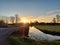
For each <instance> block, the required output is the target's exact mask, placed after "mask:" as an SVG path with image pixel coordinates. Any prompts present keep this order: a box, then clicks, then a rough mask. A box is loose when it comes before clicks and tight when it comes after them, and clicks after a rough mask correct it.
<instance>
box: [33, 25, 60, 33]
mask: <svg viewBox="0 0 60 45" xmlns="http://www.w3.org/2000/svg"><path fill="white" fill-rule="evenodd" d="M34 26H35V27H36V28H38V29H42V30H49V31H56V32H60V25H34Z"/></svg>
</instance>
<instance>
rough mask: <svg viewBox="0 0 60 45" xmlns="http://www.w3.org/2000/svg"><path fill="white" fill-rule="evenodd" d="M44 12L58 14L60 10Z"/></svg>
mask: <svg viewBox="0 0 60 45" xmlns="http://www.w3.org/2000/svg"><path fill="white" fill-rule="evenodd" d="M46 14H60V10H52V11H48V12H47V13H46Z"/></svg>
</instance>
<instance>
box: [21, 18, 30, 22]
mask: <svg viewBox="0 0 60 45" xmlns="http://www.w3.org/2000/svg"><path fill="white" fill-rule="evenodd" d="M20 22H22V23H30V20H27V19H21V21H20Z"/></svg>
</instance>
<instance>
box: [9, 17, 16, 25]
mask: <svg viewBox="0 0 60 45" xmlns="http://www.w3.org/2000/svg"><path fill="white" fill-rule="evenodd" d="M14 20H15V17H13V16H11V17H10V21H11V23H12V24H13V23H14Z"/></svg>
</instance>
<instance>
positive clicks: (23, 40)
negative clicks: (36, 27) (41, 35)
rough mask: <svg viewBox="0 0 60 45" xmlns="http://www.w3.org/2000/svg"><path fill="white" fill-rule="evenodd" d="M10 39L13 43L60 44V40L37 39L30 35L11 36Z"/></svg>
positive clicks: (22, 44)
mask: <svg viewBox="0 0 60 45" xmlns="http://www.w3.org/2000/svg"><path fill="white" fill-rule="evenodd" d="M9 41H10V43H11V44H12V45H60V40H55V41H46V40H43V41H42V40H40V41H35V40H33V39H30V38H28V37H16V36H10V37H9Z"/></svg>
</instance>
